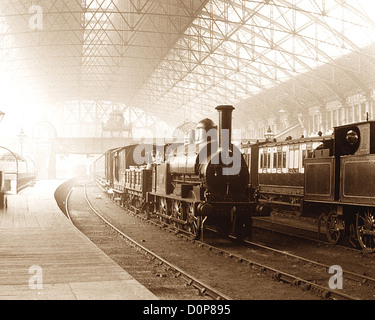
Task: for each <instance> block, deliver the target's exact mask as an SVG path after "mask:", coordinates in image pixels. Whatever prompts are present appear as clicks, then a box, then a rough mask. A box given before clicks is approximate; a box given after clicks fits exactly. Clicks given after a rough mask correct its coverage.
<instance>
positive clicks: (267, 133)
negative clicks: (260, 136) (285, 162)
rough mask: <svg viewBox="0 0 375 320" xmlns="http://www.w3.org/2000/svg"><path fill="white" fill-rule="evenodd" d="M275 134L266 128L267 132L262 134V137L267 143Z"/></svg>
mask: <svg viewBox="0 0 375 320" xmlns="http://www.w3.org/2000/svg"><path fill="white" fill-rule="evenodd" d="M274 136H275V134H274V133H273V132H272V130H271V127H268V129H267V132H266V133H265V134H264V137H265V138H266V140H267V141H272V140H273V138H274Z"/></svg>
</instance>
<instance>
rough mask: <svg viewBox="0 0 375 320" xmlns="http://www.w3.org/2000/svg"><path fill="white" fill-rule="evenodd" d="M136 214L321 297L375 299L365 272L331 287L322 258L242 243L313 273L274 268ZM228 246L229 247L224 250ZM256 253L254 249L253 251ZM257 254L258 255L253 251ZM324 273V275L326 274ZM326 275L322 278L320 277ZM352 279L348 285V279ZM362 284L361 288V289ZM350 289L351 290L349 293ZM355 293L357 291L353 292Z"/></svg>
mask: <svg viewBox="0 0 375 320" xmlns="http://www.w3.org/2000/svg"><path fill="white" fill-rule="evenodd" d="M132 214H133V215H135V216H137V217H141V218H142V220H145V221H148V222H149V223H153V224H155V225H156V226H158V227H160V228H162V229H165V230H168V231H170V232H172V233H176V234H178V235H179V237H185V238H186V240H190V241H192V242H194V243H195V244H197V245H198V246H199V247H202V248H207V249H208V250H209V251H211V252H217V253H219V254H220V255H222V256H226V257H229V258H230V259H232V260H235V261H237V262H239V263H241V264H242V265H244V266H248V267H250V268H251V269H255V270H256V271H258V272H261V273H262V274H266V275H269V276H270V277H272V278H273V279H274V280H276V281H280V282H286V283H290V284H291V285H293V286H298V287H299V288H301V289H302V290H304V291H306V290H308V291H312V292H314V293H315V294H317V295H318V296H319V297H322V298H324V299H337V300H357V299H373V298H374V297H375V295H374V293H375V292H372V291H373V290H372V289H373V288H374V285H375V279H374V278H371V277H368V276H366V275H361V274H359V273H355V272H350V271H346V270H343V277H344V279H345V284H344V285H345V287H347V288H348V289H347V290H337V289H331V288H330V287H329V286H328V284H329V281H328V280H329V279H330V277H331V276H332V275H330V276H329V277H328V278H327V277H326V276H327V275H328V271H329V269H330V267H332V266H330V265H327V264H323V263H320V262H319V261H314V260H312V259H307V258H304V257H301V256H298V255H295V254H290V253H286V252H285V251H281V250H277V249H274V248H271V247H267V246H264V245H261V244H257V243H255V242H249V241H246V242H243V243H242V244H241V246H242V248H246V247H247V248H252V249H253V250H252V251H254V248H256V250H257V256H261V255H265V253H264V252H265V251H266V252H267V256H269V255H270V254H271V255H274V256H277V259H278V260H283V261H284V260H285V259H288V260H289V264H293V263H295V262H296V261H297V262H298V264H299V265H300V268H302V269H306V266H308V269H309V274H308V275H306V274H305V275H301V274H303V272H302V273H301V272H297V273H296V274H294V273H291V272H288V271H285V268H284V270H283V269H282V268H278V267H272V266H270V265H269V264H266V263H264V262H259V261H256V260H254V259H252V258H249V257H248V256H246V255H244V254H241V250H242V251H243V249H241V250H240V253H236V252H234V251H233V250H232V249H228V244H227V243H226V244H224V245H223V246H222V247H220V246H217V245H211V244H208V243H207V242H201V241H196V240H195V241H194V240H191V238H190V237H189V236H188V235H185V234H183V233H182V232H181V230H178V229H175V228H173V227H166V225H165V224H163V223H160V222H159V221H157V220H156V221H152V220H148V219H146V218H145V217H142V216H141V215H139V214H135V213H132ZM223 247H224V248H227V249H223ZM236 250H238V243H237V244H236ZM253 253H254V252H253ZM252 255H254V254H252ZM312 269H314V275H312V272H311V271H312ZM322 275H324V276H323V277H322ZM319 277H320V278H322V279H319ZM349 281H350V282H352V283H350V284H348V282H349ZM358 287H360V289H359V290H358ZM362 287H366V290H361V289H362ZM358 291H366V292H364V296H363V295H361V294H358ZM345 292H348V293H345ZM351 292H353V294H351Z"/></svg>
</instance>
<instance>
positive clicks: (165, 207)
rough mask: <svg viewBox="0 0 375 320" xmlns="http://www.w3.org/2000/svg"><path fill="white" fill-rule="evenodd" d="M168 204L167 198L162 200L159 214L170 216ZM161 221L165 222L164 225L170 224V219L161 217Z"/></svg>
mask: <svg viewBox="0 0 375 320" xmlns="http://www.w3.org/2000/svg"><path fill="white" fill-rule="evenodd" d="M168 211H169V210H168V202H167V199H165V198H161V199H160V204H159V212H160V213H161V214H163V215H169V213H168ZM159 219H160V221H161V222H164V223H169V219H168V218H164V217H162V216H159Z"/></svg>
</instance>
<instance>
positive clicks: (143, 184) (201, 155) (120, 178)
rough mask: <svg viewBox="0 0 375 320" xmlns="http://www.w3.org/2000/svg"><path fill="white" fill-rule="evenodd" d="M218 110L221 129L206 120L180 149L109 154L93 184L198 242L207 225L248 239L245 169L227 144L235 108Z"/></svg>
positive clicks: (137, 147) (133, 149) (151, 148)
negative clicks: (174, 226)
mask: <svg viewBox="0 0 375 320" xmlns="http://www.w3.org/2000/svg"><path fill="white" fill-rule="evenodd" d="M216 109H217V111H218V113H219V128H218V127H217V126H216V125H215V124H214V122H213V121H212V120H210V119H204V120H202V121H200V122H199V123H198V125H197V128H196V132H195V134H194V133H188V135H187V136H186V139H185V141H184V144H172V145H161V146H158V145H144V144H140V145H131V146H125V147H123V148H118V149H112V150H109V151H107V152H106V153H105V154H104V155H102V156H101V157H100V158H99V159H97V160H96V161H95V163H94V168H93V171H94V176H95V179H96V181H97V182H98V183H99V184H101V185H102V187H104V188H105V189H106V190H107V191H108V192H109V194H111V196H112V197H113V199H114V200H115V201H118V202H119V203H120V204H121V205H122V206H124V207H131V208H132V209H133V210H135V211H137V212H140V211H144V210H145V211H146V212H149V213H150V212H151V213H152V214H154V215H156V216H157V217H158V218H159V219H160V220H162V221H164V222H166V223H171V224H174V225H176V227H177V228H180V229H183V230H185V231H187V232H189V233H191V234H192V235H193V236H194V237H196V238H198V237H200V236H201V235H202V230H203V226H204V225H205V224H209V225H211V226H214V227H215V228H217V230H218V231H220V232H221V233H224V234H229V233H231V234H234V235H235V236H236V237H238V238H244V237H247V236H250V232H251V216H252V214H253V212H254V210H255V206H254V202H253V201H251V200H249V199H250V198H249V189H248V183H249V169H248V166H247V164H246V162H245V160H244V157H243V155H242V153H241V151H240V150H239V149H238V148H237V147H236V146H234V145H233V144H232V143H231V133H232V111H233V110H234V108H233V107H232V106H227V105H224V106H218V107H217V108H216ZM194 136H195V137H196V138H195V139H194Z"/></svg>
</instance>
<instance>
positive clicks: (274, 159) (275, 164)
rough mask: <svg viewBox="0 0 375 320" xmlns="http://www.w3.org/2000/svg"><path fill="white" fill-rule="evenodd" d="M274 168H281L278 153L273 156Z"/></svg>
mask: <svg viewBox="0 0 375 320" xmlns="http://www.w3.org/2000/svg"><path fill="white" fill-rule="evenodd" d="M273 167H274V168H278V167H279V164H278V163H277V153H276V152H275V153H274V154H273Z"/></svg>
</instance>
